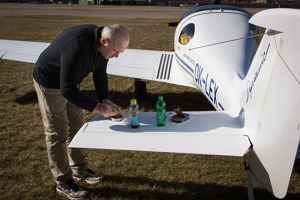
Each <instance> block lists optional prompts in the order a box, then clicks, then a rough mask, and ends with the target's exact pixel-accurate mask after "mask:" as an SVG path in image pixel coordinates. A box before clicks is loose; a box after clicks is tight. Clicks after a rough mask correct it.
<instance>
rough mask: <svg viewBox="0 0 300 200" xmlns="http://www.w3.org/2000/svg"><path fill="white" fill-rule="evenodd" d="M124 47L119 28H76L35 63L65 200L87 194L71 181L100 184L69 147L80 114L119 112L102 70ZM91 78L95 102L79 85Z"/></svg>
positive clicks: (56, 174)
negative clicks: (110, 94) (89, 76)
mask: <svg viewBox="0 0 300 200" xmlns="http://www.w3.org/2000/svg"><path fill="white" fill-rule="evenodd" d="M128 44H129V35H128V32H127V30H126V28H125V27H123V26H122V25H118V24H113V25H111V26H105V27H98V26H96V25H79V26H74V27H70V28H68V29H66V30H65V31H63V32H62V33H61V34H59V35H58V36H57V37H56V38H55V39H54V41H53V42H52V43H51V44H50V45H49V47H47V48H46V49H45V50H44V51H43V52H42V53H41V55H40V56H39V58H38V60H37V62H36V64H35V67H34V70H33V79H34V86H35V89H36V92H37V95H38V101H39V106H40V110H41V114H42V119H43V124H44V128H45V134H46V145H47V151H48V159H49V165H50V168H51V172H52V174H53V176H54V179H55V181H56V191H57V193H58V194H60V195H63V196H66V197H68V198H69V199H79V198H83V197H85V196H86V195H87V191H85V190H83V189H81V188H79V187H78V185H77V184H76V183H75V181H74V179H75V180H85V181H86V182H87V183H97V182H100V181H101V179H102V176H101V175H98V174H96V173H95V172H93V171H92V170H91V169H90V168H89V167H88V164H87V161H86V159H85V158H86V154H85V152H84V150H83V149H78V148H74V149H71V148H68V145H69V143H70V142H71V140H72V138H73V137H74V136H75V134H76V133H77V131H78V130H79V129H80V127H81V126H82V125H83V123H84V118H83V112H82V109H85V110H87V111H90V112H93V111H94V112H97V113H99V114H101V115H102V116H104V117H110V116H113V115H116V114H118V113H120V111H121V108H120V107H119V106H117V105H115V104H114V103H113V102H111V101H110V100H108V81H107V74H106V67H107V63H108V59H110V58H114V57H116V58H117V57H118V56H119V54H120V53H122V52H123V51H124V50H125V49H126V48H127V47H128ZM90 73H93V82H94V86H95V90H96V93H97V96H98V99H99V101H96V100H94V99H92V98H90V97H89V96H87V95H86V94H84V93H82V92H81V91H80V89H79V84H80V83H81V82H82V81H83V79H84V78H85V77H87V76H88V75H89V74H90Z"/></svg>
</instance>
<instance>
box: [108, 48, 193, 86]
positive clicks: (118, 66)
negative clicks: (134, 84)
mask: <svg viewBox="0 0 300 200" xmlns="http://www.w3.org/2000/svg"><path fill="white" fill-rule="evenodd" d="M175 57H176V55H175V52H170V51H151V50H138V49H127V50H125V52H124V53H122V54H120V56H119V57H118V58H117V59H110V60H109V62H108V68H107V73H109V74H113V75H119V76H126V77H132V78H139V79H145V80H152V81H159V82H166V83H172V84H176V85H183V86H188V87H194V88H196V87H197V86H196V85H195V83H194V82H193V81H192V80H193V78H192V77H191V75H190V74H188V73H186V71H185V70H184V69H183V68H182V67H181V66H180V65H179V64H178V62H177V61H176V58H175Z"/></svg>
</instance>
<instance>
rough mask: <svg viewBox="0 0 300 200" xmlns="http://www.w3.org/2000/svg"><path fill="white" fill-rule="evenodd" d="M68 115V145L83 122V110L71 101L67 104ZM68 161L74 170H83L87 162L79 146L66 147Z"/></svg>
mask: <svg viewBox="0 0 300 200" xmlns="http://www.w3.org/2000/svg"><path fill="white" fill-rule="evenodd" d="M67 115H68V120H69V123H68V126H69V129H68V138H67V145H69V144H70V143H71V141H72V139H73V138H74V136H75V135H76V133H77V132H78V130H79V129H80V128H81V127H82V125H83V124H84V118H83V112H82V109H81V108H78V107H77V106H75V105H74V104H72V103H71V102H68V104H67ZM68 153H69V154H68V155H69V163H70V166H71V168H72V169H74V170H76V171H84V170H86V169H88V163H87V161H86V152H85V150H84V149H81V148H68Z"/></svg>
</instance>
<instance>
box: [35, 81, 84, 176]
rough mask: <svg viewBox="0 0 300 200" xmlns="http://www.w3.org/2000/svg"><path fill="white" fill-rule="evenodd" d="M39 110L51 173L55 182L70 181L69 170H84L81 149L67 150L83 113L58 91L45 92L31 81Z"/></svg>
mask: <svg viewBox="0 0 300 200" xmlns="http://www.w3.org/2000/svg"><path fill="white" fill-rule="evenodd" d="M33 81H34V87H35V90H36V92H37V96H38V101H39V107H40V111H41V114H42V118H43V124H44V128H45V134H46V145H47V151H48V159H49V165H50V169H51V172H52V174H53V176H54V179H55V180H56V181H58V182H65V181H66V180H67V179H68V178H71V177H72V170H71V169H74V170H75V171H77V172H78V171H81V170H86V169H87V168H88V166H87V162H86V153H85V151H84V150H83V149H79V148H68V145H69V144H70V142H71V140H72V139H73V137H74V136H75V134H76V133H77V131H78V130H79V129H80V128H81V126H82V125H83V123H84V118H83V111H82V109H81V108H78V107H77V106H75V105H74V104H72V103H71V102H69V101H68V100H67V99H65V98H64V97H63V96H62V95H61V92H60V90H59V89H52V88H45V87H43V86H41V85H39V84H38V83H37V82H36V81H35V80H33Z"/></svg>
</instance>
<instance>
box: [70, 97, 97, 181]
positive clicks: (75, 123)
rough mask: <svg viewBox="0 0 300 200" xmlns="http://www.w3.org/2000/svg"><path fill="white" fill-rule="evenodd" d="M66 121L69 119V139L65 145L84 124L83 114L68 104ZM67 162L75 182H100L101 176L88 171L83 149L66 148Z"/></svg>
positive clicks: (80, 110) (79, 109)
mask: <svg viewBox="0 0 300 200" xmlns="http://www.w3.org/2000/svg"><path fill="white" fill-rule="evenodd" d="M67 110H68V119H69V137H68V139H67V143H68V144H70V142H71V141H72V139H73V138H74V136H75V135H76V133H77V132H78V130H79V129H80V128H81V127H82V125H83V123H84V118H83V112H82V109H81V108H78V107H77V106H75V105H74V104H72V103H70V102H68V109H67ZM68 152H69V162H70V166H71V168H72V171H73V178H74V179H75V180H84V181H86V182H87V183H90V184H94V183H98V182H100V181H101V180H102V178H103V176H101V175H99V174H96V173H95V172H94V171H92V170H91V169H89V167H88V164H87V161H86V160H85V158H86V153H85V150H84V149H80V148H68Z"/></svg>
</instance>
